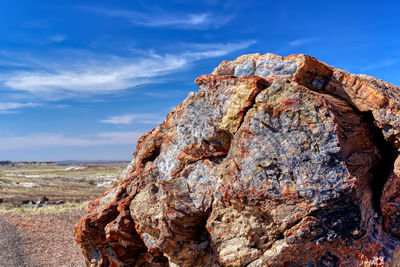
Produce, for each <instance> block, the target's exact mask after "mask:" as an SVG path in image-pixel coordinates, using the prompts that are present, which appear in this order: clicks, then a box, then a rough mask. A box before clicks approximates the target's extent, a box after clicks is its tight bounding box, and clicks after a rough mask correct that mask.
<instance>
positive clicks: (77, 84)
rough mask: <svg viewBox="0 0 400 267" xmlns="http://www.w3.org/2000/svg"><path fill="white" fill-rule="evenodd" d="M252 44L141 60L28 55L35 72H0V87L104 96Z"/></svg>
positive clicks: (53, 95) (47, 94)
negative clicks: (37, 56)
mask: <svg viewBox="0 0 400 267" xmlns="http://www.w3.org/2000/svg"><path fill="white" fill-rule="evenodd" d="M254 43H255V41H253V40H250V41H243V42H238V43H225V44H198V45H195V44H193V47H192V50H187V51H184V52H182V53H180V54H166V55H159V54H156V53H154V52H150V53H147V57H141V58H137V57H133V56H132V57H125V58H122V57H117V56H104V55H97V56H96V55H91V57H88V58H83V57H82V54H84V53H79V52H78V53H76V54H74V53H70V54H69V55H70V59H66V58H65V57H62V56H60V58H43V59H38V58H35V57H31V56H29V57H27V58H26V59H25V63H27V64H28V63H30V64H28V65H30V66H31V69H35V70H33V71H28V70H20V71H14V72H8V73H3V74H1V75H0V85H1V84H3V86H4V87H6V88H9V89H11V90H14V91H20V92H25V93H29V94H30V96H37V97H40V98H47V99H63V98H71V97H84V96H91V95H94V94H107V93H111V92H114V91H119V90H125V89H128V88H132V87H135V86H138V85H142V84H149V83H156V82H160V80H161V79H160V77H161V76H163V75H167V74H170V73H172V72H176V71H178V70H180V69H183V68H185V67H187V66H188V65H189V64H191V63H193V62H195V61H198V60H202V59H207V58H213V57H220V56H224V55H227V54H229V53H232V52H234V51H236V50H240V49H244V48H247V47H249V46H251V45H252V44H254ZM183 47H184V46H183ZM87 54H89V53H87ZM20 61H23V59H22V60H21V59H20ZM17 62H18V60H17ZM155 78H157V79H155ZM25 96H26V94H25Z"/></svg>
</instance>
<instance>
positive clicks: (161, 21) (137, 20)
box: [81, 6, 233, 29]
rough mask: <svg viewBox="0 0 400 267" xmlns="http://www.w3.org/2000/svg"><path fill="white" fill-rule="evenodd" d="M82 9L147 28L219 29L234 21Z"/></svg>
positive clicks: (207, 15) (202, 15)
mask: <svg viewBox="0 0 400 267" xmlns="http://www.w3.org/2000/svg"><path fill="white" fill-rule="evenodd" d="M81 8H82V9H85V10H88V11H91V12H95V13H99V14H103V15H106V16H110V17H118V18H122V19H125V20H127V21H129V22H130V23H132V24H135V25H139V26H145V27H170V28H178V29H210V28H214V29H215V28H219V27H221V26H223V25H225V24H227V23H228V22H230V21H231V20H232V19H233V16H232V15H230V16H220V15H216V14H213V13H193V14H184V15H182V14H166V13H161V12H157V13H147V14H146V13H140V12H135V11H129V10H120V9H103V8H94V7H88V6H85V7H81Z"/></svg>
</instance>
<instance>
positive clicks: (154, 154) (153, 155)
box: [142, 146, 161, 165]
mask: <svg viewBox="0 0 400 267" xmlns="http://www.w3.org/2000/svg"><path fill="white" fill-rule="evenodd" d="M160 152H161V147H160V146H156V147H154V149H153V150H152V151H151V153H150V155H148V156H147V157H145V158H143V159H142V164H143V165H145V164H146V163H147V162H152V161H154V160H155V159H156V158H157V157H158V156H159V155H160Z"/></svg>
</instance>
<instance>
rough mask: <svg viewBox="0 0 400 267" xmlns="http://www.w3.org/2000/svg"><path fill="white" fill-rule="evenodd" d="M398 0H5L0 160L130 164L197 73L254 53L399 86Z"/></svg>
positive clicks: (0, 14) (1, 10)
mask: <svg viewBox="0 0 400 267" xmlns="http://www.w3.org/2000/svg"><path fill="white" fill-rule="evenodd" d="M399 12H400V1H391V0H388V1H329V2H327V1H252V0H246V1H233V0H225V1H215V0H205V1H183V0H175V1H116V0H114V1H103V0H97V1H54V0H51V1H50V0H48V1H47V0H40V1H27V0H19V1H12V0H4V1H1V2H0V24H1V25H2V27H0V97H1V98H0V125H1V127H0V160H16V161H17V160H68V159H72V160H98V159H110V160H129V159H130V158H131V155H132V153H133V151H134V149H135V142H136V139H137V138H138V137H139V136H140V135H141V134H143V133H145V132H147V131H149V130H151V129H152V128H153V127H154V126H156V125H157V124H158V123H159V122H161V121H162V120H163V119H164V117H165V116H166V114H168V112H169V111H170V110H171V109H173V108H174V107H175V106H176V105H178V104H179V103H180V102H181V101H182V100H183V99H184V98H185V97H186V96H187V94H188V92H190V91H196V90H197V87H196V85H195V84H194V82H193V80H194V79H195V78H196V77H197V76H200V75H202V74H207V73H211V72H212V70H213V68H215V67H216V66H217V65H218V64H219V63H220V62H221V61H222V60H226V59H228V60H232V59H235V58H236V57H237V56H240V55H242V54H249V53H262V54H263V53H267V52H271V53H275V54H279V55H282V56H286V55H290V54H293V53H305V54H309V55H312V56H314V57H316V58H318V59H319V60H322V61H324V62H326V63H328V64H330V65H333V66H336V67H339V68H342V69H345V70H347V71H350V72H353V73H364V74H368V75H372V76H375V77H378V78H381V79H383V80H386V81H389V82H391V83H393V84H395V85H400V75H399V71H400V16H399V15H398V14H399Z"/></svg>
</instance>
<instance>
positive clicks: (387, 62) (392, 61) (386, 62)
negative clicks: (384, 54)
mask: <svg viewBox="0 0 400 267" xmlns="http://www.w3.org/2000/svg"><path fill="white" fill-rule="evenodd" d="M397 62H398V60H396V59H392V58H389V59H385V60H381V61H378V62H375V63H373V64H371V65H368V66H365V67H364V68H362V69H361V71H368V70H373V69H380V68H384V67H390V66H393V65H395V64H396V63H397Z"/></svg>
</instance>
